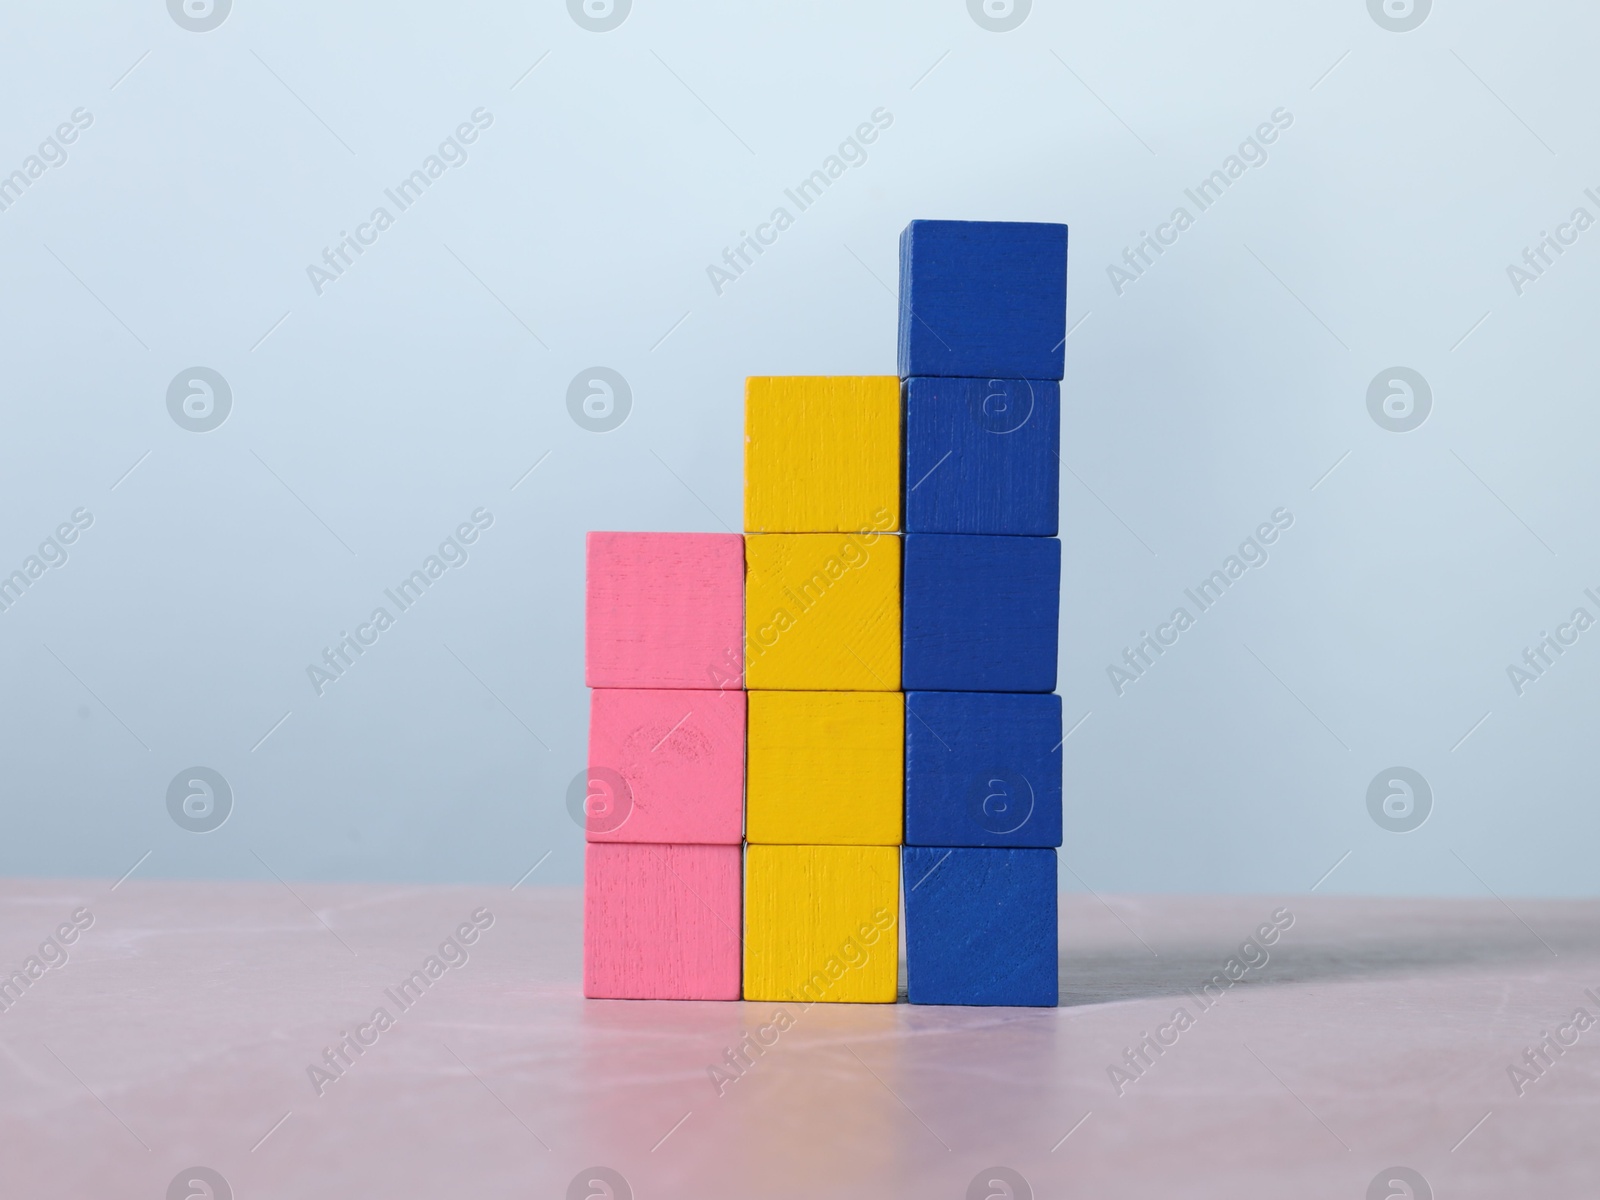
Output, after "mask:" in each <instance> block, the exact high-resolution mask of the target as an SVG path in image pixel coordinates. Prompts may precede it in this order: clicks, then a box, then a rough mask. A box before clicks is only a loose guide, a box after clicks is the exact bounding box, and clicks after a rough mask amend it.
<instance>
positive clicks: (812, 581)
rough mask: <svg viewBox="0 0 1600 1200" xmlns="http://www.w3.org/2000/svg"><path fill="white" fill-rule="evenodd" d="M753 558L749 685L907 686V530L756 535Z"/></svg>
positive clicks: (750, 543) (749, 554)
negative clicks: (903, 556)
mask: <svg viewBox="0 0 1600 1200" xmlns="http://www.w3.org/2000/svg"><path fill="white" fill-rule="evenodd" d="M745 560H746V564H747V565H746V580H745V607H746V612H747V616H746V623H745V647H746V660H747V667H746V678H745V686H746V687H749V688H752V689H756V688H764V689H782V690H794V691H886V692H892V691H898V690H899V688H900V539H899V538H898V537H894V536H886V535H883V534H878V533H849V534H838V533H806V534H785V533H768V534H751V535H749V536H747V537H746V538H745ZM1051 661H1052V664H1053V663H1054V652H1053V651H1052V658H1051Z"/></svg>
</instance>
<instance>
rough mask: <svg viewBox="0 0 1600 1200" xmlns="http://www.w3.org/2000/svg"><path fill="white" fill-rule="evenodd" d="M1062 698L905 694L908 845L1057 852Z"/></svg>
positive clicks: (1021, 695) (1009, 695)
mask: <svg viewBox="0 0 1600 1200" xmlns="http://www.w3.org/2000/svg"><path fill="white" fill-rule="evenodd" d="M1061 741H1062V739H1061V697H1060V696H1053V695H1052V696H1043V695H1035V694H1019V693H1009V692H1008V693H994V692H910V693H907V695H906V767H905V770H906V788H905V790H906V818H905V820H906V844H907V845H910V846H1059V845H1060V844H1061V759H1062V748H1061Z"/></svg>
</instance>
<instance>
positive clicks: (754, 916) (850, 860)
mask: <svg viewBox="0 0 1600 1200" xmlns="http://www.w3.org/2000/svg"><path fill="white" fill-rule="evenodd" d="M745 853H746V859H745V956H744V998H745V999H746V1000H792V1001H796V1002H815V1001H819V1000H821V1001H849V1002H856V1003H876V1004H893V1003H894V1001H895V999H896V995H897V991H898V986H899V966H900V964H899V944H898V941H899V935H898V933H897V931H896V923H897V922H898V920H899V910H900V902H899V892H900V858H899V856H900V851H899V850H898V849H897V848H896V847H894V846H751V847H749V848H748V850H747V851H746V852H745Z"/></svg>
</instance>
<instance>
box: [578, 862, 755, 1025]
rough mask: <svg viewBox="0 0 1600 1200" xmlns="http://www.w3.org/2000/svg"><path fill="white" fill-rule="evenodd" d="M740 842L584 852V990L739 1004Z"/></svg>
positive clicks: (602, 995)
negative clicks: (727, 1001) (730, 1001)
mask: <svg viewBox="0 0 1600 1200" xmlns="http://www.w3.org/2000/svg"><path fill="white" fill-rule="evenodd" d="M741 853H742V852H741V851H740V848H739V847H738V846H661V845H651V844H646V843H638V842H634V843H628V844H619V845H605V844H601V843H597V842H591V843H590V844H589V845H588V846H587V847H586V848H585V854H584V880H583V994H584V995H585V996H588V997H591V998H597V999H611V1000H737V999H738V998H739V960H740V953H739V929H740V922H741V917H742V913H741V911H740V910H741V894H740V865H741V863H740V858H741Z"/></svg>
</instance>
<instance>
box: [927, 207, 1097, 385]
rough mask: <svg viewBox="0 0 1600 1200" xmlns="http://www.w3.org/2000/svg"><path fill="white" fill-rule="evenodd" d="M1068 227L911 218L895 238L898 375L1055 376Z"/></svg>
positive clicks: (1063, 329)
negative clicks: (897, 256)
mask: <svg viewBox="0 0 1600 1200" xmlns="http://www.w3.org/2000/svg"><path fill="white" fill-rule="evenodd" d="M1066 339H1067V227H1066V226H1065V225H1054V224H1049V225H1047V224H1036V223H1033V222H1020V221H1019V222H1011V221H913V222H911V224H909V225H907V226H906V228H905V232H904V233H902V234H901V235H900V356H899V357H900V375H901V377H902V378H908V377H910V376H913V375H965V376H974V377H977V378H982V379H991V378H993V379H1060V378H1061V376H1062V373H1063V372H1062V365H1063V362H1064V354H1063V345H1064V344H1065V342H1066Z"/></svg>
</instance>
